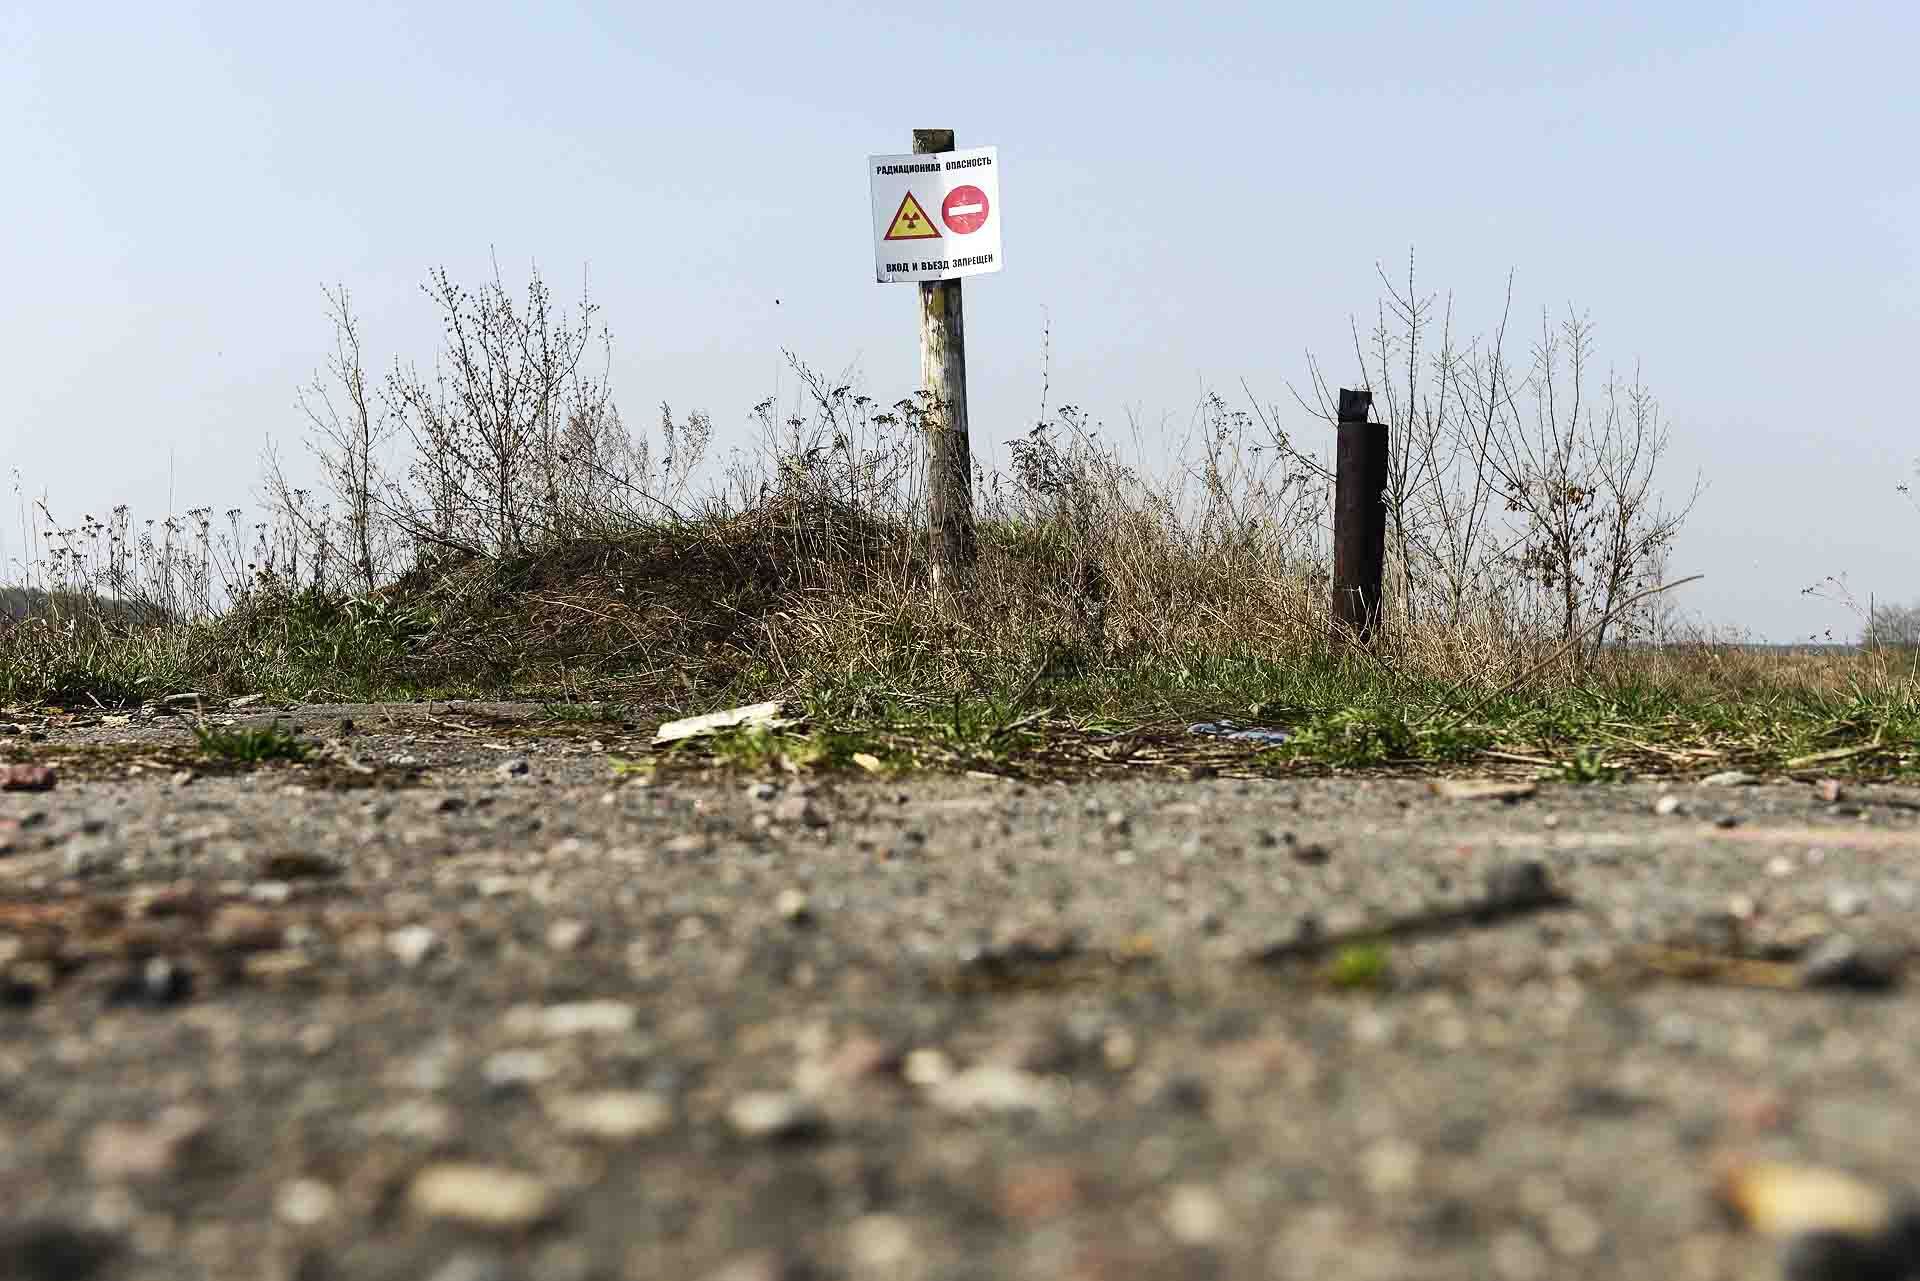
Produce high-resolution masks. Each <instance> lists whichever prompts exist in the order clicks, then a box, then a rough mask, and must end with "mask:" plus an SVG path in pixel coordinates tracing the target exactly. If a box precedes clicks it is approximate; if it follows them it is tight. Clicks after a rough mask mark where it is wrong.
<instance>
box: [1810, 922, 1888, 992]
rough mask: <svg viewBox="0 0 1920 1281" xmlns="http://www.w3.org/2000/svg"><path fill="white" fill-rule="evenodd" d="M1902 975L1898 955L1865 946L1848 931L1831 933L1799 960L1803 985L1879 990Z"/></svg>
mask: <svg viewBox="0 0 1920 1281" xmlns="http://www.w3.org/2000/svg"><path fill="white" fill-rule="evenodd" d="M1899 977H1900V969H1899V959H1898V958H1897V957H1895V956H1892V955H1889V954H1888V953H1887V952H1885V951H1883V950H1879V949H1867V948H1863V947H1861V946H1860V944H1859V943H1858V942H1856V941H1855V940H1854V938H1853V937H1852V936H1851V935H1848V934H1830V935H1828V936H1827V937H1826V938H1824V939H1822V940H1821V941H1820V942H1819V943H1817V944H1815V945H1814V946H1813V948H1812V949H1811V950H1810V951H1809V952H1808V953H1807V955H1806V956H1805V957H1804V958H1803V959H1802V960H1801V962H1800V983H1801V986H1803V987H1841V988H1857V989H1866V990H1877V989H1881V988H1888V987H1892V986H1893V985H1894V984H1895V983H1896V982H1898V981H1899Z"/></svg>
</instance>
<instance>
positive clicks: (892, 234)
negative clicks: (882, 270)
mask: <svg viewBox="0 0 1920 1281" xmlns="http://www.w3.org/2000/svg"><path fill="white" fill-rule="evenodd" d="M881 207H882V208H885V206H884V205H883V206H881ZM886 239H888V240H938V239H940V231H939V228H937V227H935V226H934V225H933V219H931V218H929V217H927V211H926V210H924V209H922V208H921V207H920V202H919V201H918V200H915V199H914V198H913V193H912V192H911V191H909V192H908V193H907V195H906V198H905V199H904V200H902V201H901V202H900V208H899V209H897V210H895V211H894V215H893V225H892V226H890V227H888V228H887V235H886Z"/></svg>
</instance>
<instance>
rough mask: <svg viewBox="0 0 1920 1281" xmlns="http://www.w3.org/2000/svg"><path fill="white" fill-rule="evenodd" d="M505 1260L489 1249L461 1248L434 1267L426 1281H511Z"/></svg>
mask: <svg viewBox="0 0 1920 1281" xmlns="http://www.w3.org/2000/svg"><path fill="white" fill-rule="evenodd" d="M511 1278H512V1274H511V1273H510V1272H509V1271H508V1270H507V1261H506V1260H505V1259H503V1258H501V1257H500V1256H499V1255H497V1254H495V1253H493V1252H492V1251H490V1250H462V1251H460V1253H458V1254H456V1255H454V1256H453V1257H452V1258H451V1259H448V1260H447V1261H446V1262H445V1263H443V1264H441V1265H440V1266H439V1267H438V1268H435V1269H434V1271H433V1275H432V1276H430V1277H428V1278H427V1281H511Z"/></svg>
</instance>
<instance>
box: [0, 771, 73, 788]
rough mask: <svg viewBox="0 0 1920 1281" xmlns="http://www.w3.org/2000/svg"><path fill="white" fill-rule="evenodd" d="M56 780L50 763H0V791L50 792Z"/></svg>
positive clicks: (56, 776) (57, 777)
mask: <svg viewBox="0 0 1920 1281" xmlns="http://www.w3.org/2000/svg"><path fill="white" fill-rule="evenodd" d="M58 781H59V775H57V774H55V773H54V770H53V767H52V766H51V765H0V792H50V791H52V790H53V787H54V784H55V783H57V782H58Z"/></svg>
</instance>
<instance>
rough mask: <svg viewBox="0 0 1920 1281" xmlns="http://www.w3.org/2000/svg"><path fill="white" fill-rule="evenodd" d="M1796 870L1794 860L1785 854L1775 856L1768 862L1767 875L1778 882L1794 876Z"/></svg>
mask: <svg viewBox="0 0 1920 1281" xmlns="http://www.w3.org/2000/svg"><path fill="white" fill-rule="evenodd" d="M1796 870H1798V869H1796V868H1795V867H1794V863H1793V860H1792V859H1790V858H1788V857H1787V856H1786V855H1785V854H1775V855H1774V856H1773V857H1772V858H1770V859H1768V860H1767V875H1768V876H1771V877H1773V878H1774V879H1775V880H1776V881H1777V880H1783V879H1785V878H1786V877H1789V876H1792V875H1793V874H1794V872H1795V871H1796Z"/></svg>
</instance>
